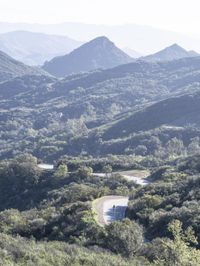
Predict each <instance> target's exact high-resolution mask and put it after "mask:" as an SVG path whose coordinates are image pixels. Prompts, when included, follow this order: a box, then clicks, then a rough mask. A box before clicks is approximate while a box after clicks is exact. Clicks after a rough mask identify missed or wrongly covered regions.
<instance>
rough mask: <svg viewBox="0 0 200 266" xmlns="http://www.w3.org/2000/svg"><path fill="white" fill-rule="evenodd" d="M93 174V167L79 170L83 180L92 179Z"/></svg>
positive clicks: (83, 167) (84, 167) (82, 167)
mask: <svg viewBox="0 0 200 266" xmlns="http://www.w3.org/2000/svg"><path fill="white" fill-rule="evenodd" d="M92 173H93V169H92V168H91V167H87V166H81V167H80V168H79V169H78V175H79V176H80V177H81V178H83V179H84V178H87V177H90V176H91V175H92Z"/></svg>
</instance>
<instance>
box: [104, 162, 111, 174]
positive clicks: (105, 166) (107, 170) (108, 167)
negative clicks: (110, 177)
mask: <svg viewBox="0 0 200 266" xmlns="http://www.w3.org/2000/svg"><path fill="white" fill-rule="evenodd" d="M102 170H103V172H104V173H106V175H107V174H110V173H112V166H111V165H110V164H107V165H104V167H103V169H102Z"/></svg>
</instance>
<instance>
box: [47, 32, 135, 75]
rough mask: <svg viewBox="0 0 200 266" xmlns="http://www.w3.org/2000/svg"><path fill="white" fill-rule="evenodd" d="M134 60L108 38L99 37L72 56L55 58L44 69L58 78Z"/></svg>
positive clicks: (72, 53) (78, 49) (75, 51)
mask: <svg viewBox="0 0 200 266" xmlns="http://www.w3.org/2000/svg"><path fill="white" fill-rule="evenodd" d="M131 61H133V59H132V58H131V57H130V56H128V55H127V54H126V53H124V52H123V51H122V50H120V49H119V48H118V47H116V46H115V44H114V43H113V42H111V41H110V40H109V39H108V38H106V37H98V38H95V39H94V40H92V41H90V42H88V43H85V44H83V45H82V46H81V47H79V48H77V49H75V50H74V51H72V52H71V53H70V54H67V55H65V56H59V57H55V58H53V59H52V60H51V61H49V62H46V63H45V64H44V66H43V69H44V70H46V71H47V72H49V73H50V74H52V75H54V76H56V77H64V76H66V75H69V74H72V73H78V72H81V71H83V72H84V71H90V70H94V69H106V68H112V67H115V66H117V65H121V64H126V63H129V62H131Z"/></svg>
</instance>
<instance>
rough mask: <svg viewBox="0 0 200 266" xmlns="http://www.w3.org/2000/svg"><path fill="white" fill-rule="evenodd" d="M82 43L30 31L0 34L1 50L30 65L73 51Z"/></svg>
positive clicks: (63, 37) (40, 63) (39, 63)
mask: <svg viewBox="0 0 200 266" xmlns="http://www.w3.org/2000/svg"><path fill="white" fill-rule="evenodd" d="M81 44H82V43H81V42H78V41H75V40H73V39H70V38H68V37H65V36H57V35H48V34H44V33H35V32H28V31H14V32H8V33H4V34H1V35H0V50H1V51H3V52H5V53H7V54H8V55H10V56H12V57H13V58H15V59H16V60H19V61H21V62H23V63H25V64H28V65H42V64H44V62H45V61H47V60H50V59H52V58H53V57H55V56H59V55H64V54H66V53H69V52H71V51H72V50H74V49H75V48H77V47H79V46H80V45H81Z"/></svg>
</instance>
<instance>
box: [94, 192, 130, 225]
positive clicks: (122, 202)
mask: <svg viewBox="0 0 200 266" xmlns="http://www.w3.org/2000/svg"><path fill="white" fill-rule="evenodd" d="M113 206H114V207H113ZM127 206H128V197H122V196H105V197H102V198H99V199H96V200H95V201H94V202H93V209H94V211H95V213H96V214H97V216H96V219H97V222H98V223H99V224H100V225H102V226H104V225H106V224H109V223H111V222H113V221H119V220H122V219H123V218H124V216H125V210H126V208H127Z"/></svg>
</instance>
